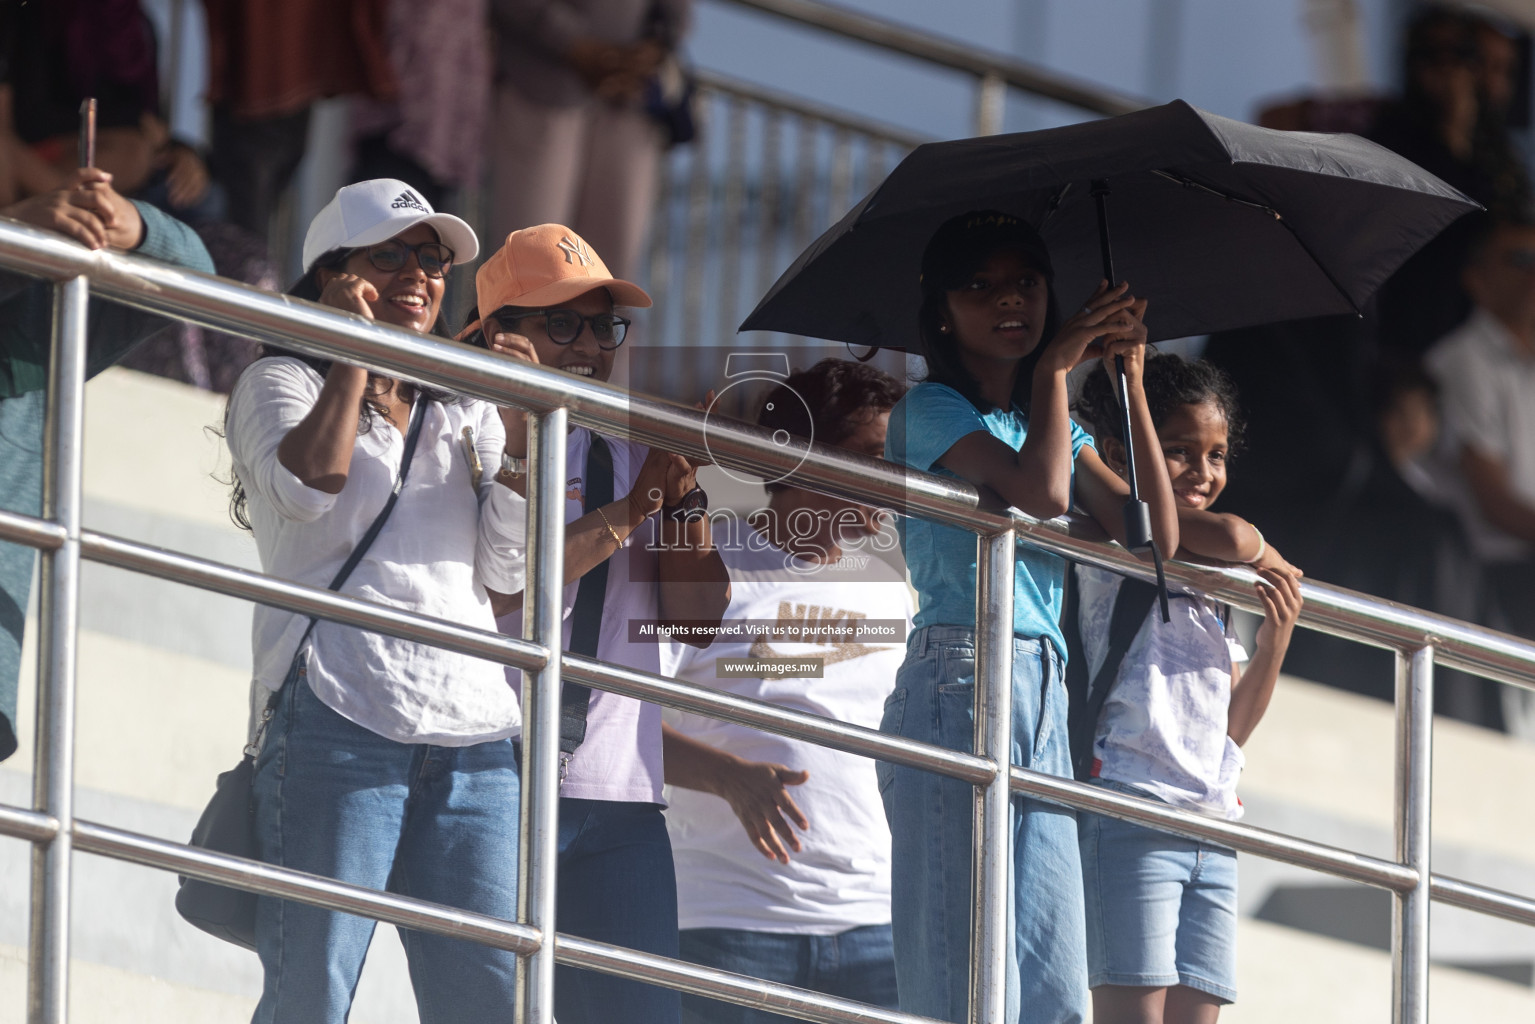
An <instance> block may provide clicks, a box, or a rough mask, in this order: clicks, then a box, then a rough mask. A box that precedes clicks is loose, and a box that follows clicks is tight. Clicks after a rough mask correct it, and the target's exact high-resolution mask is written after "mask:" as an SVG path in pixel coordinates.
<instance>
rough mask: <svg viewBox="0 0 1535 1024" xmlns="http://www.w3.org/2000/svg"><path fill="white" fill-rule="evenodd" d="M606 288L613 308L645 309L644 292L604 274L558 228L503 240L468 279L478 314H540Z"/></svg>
mask: <svg viewBox="0 0 1535 1024" xmlns="http://www.w3.org/2000/svg"><path fill="white" fill-rule="evenodd" d="M594 288H606V289H607V290H608V293H609V294H611V295H612V296H613V304H614V305H615V306H638V307H640V308H645V307H648V306H649V305H650V304H651V303H650V296H649V295H647V294H645V289H643V288H641V287H640V286H639V285H637V284H631V283H630V282H628V281H620V280H618V279H617V278H615V277H614V276H613V275H612V274H610V273H608V267H607V264H605V263H603V262H602V257H601V256H598V255H597V254H596V253H595V252H593V251H592V247H591V246H589V245H587V244H586V240H585V239H584V238H582V237H581V236H580V235H578V234H576V233H575V232H574V231H572V230H570V229H569V228H567V227H565V226H564V225H563V224H540V225H538V226H537V227H532V228H522V229H521V230H519V231H513V232H512V233H511V234H509V235H507V236H506V244H504V245H502V246H501V248H499V249H497V250H496V251H495V252H493V253H491V254H490V256H489V257H488V258H487V259H486V260H485V262H484V263H482V264H481V265H480V269H479V271H478V272H477V273H476V274H475V275H474V290H475V298H476V300H477V301H478V304H479V310H480V314H481V315H482V316H485V315H489V314H490V313H493V312H495V311H496V310H498V309H500V308H501V307H502V306H522V307H524V308H531V309H541V308H548V307H550V306H556V305H558V304H559V303H561V302H568V301H569V300H571V299H573V298H575V297H576V296H577V295H584V294H586V293H587V292H589V291H591V290H593V289H594Z"/></svg>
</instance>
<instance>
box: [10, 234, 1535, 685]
mask: <svg viewBox="0 0 1535 1024" xmlns="http://www.w3.org/2000/svg"><path fill="white" fill-rule="evenodd" d="M0 266H7V267H10V268H11V269H14V270H17V271H18V272H21V273H32V274H42V275H47V276H59V277H63V276H71V275H74V274H80V273H84V274H87V275H88V276H90V277H91V278H92V285H93V287H95V288H98V289H99V290H101V291H102V292H103V294H107V295H110V296H112V297H114V298H117V299H119V300H121V301H127V302H129V303H130V304H134V305H138V306H140V307H141V308H146V309H153V310H156V311H161V312H170V313H172V314H174V315H178V316H186V317H189V318H191V319H193V320H194V321H196V322H199V323H205V324H208V325H210V326H214V327H219V328H221V329H226V330H234V331H236V332H238V333H244V334H248V335H252V336H262V335H263V334H271V335H276V336H279V337H280V338H281V339H282V341H283V342H284V344H289V345H292V346H293V347H295V348H302V349H304V350H305V351H309V352H313V353H315V354H319V355H326V356H331V357H336V358H342V359H346V360H348V361H351V362H356V363H359V364H361V365H365V366H369V367H370V368H373V369H378V370H380V371H381V372H392V373H397V374H401V375H404V376H408V377H412V378H413V379H418V380H422V381H426V382H430V383H433V384H437V385H440V386H445V387H448V388H451V389H454V390H458V391H462V392H464V393H467V394H474V395H477V396H479V397H482V398H486V399H488V400H491V401H501V402H506V403H510V404H518V405H525V406H530V407H533V408H535V409H544V408H552V407H554V406H556V405H566V406H568V407H569V408H570V409H571V417H572V419H575V420H577V421H580V422H583V423H585V424H587V425H588V426H593V427H596V428H599V429H608V430H612V431H616V432H620V433H625V434H627V435H629V436H632V437H635V438H636V439H638V440H641V441H645V442H647V443H655V444H661V445H663V446H665V447H668V448H670V449H671V450H675V451H679V452H682V453H683V454H688V455H693V456H695V457H708V456H709V455H711V454H712V456H713V458H714V460H715V461H717V462H719V463H720V464H721V465H724V466H727V467H729V468H737V469H741V470H744V471H747V472H757V473H764V472H766V473H782V472H786V471H789V470H794V467H795V465H796V464H797V463H798V462H799V460H800V457H801V455H802V454H803V455H804V461H803V464H802V465H800V466H799V468H798V469H797V470H794V472H793V475H792V477H790V479H792V480H793V481H794V482H795V483H797V484H800V485H802V486H806V487H811V488H814V489H816V490H822V491H825V492H827V493H830V494H835V495H838V496H840V497H847V498H852V499H855V500H862V501H874V502H879V503H882V504H886V505H890V506H892V507H896V508H903V509H906V510H909V511H911V512H913V513H915V514H920V515H923V516H925V517H928V518H931V519H934V520H936V521H939V522H946V523H949V524H951V525H956V526H961V527H964V528H968V529H972V530H976V531H978V532H982V533H987V534H990V533H995V532H997V531H998V530H1001V529H1005V528H1007V527H1009V526H1014V527H1016V528H1017V529H1018V530H1019V532H1020V533H1021V534H1023V535H1024V536H1025V537H1026V538H1027V540H1028V542H1029V543H1031V544H1033V545H1035V546H1037V547H1041V548H1044V549H1046V550H1051V551H1055V552H1056V553H1060V554H1065V555H1068V556H1069V557H1072V558H1076V559H1078V560H1080V561H1084V562H1087V563H1090V564H1095V565H1102V566H1105V567H1107V568H1111V569H1114V570H1116V571H1119V572H1123V573H1125V574H1127V575H1132V576H1137V577H1139V578H1142V579H1144V578H1147V577H1148V576H1149V574H1150V570H1149V569H1148V567H1147V566H1145V565H1144V563H1141V562H1140V561H1138V560H1137V559H1135V558H1134V557H1133V556H1131V555H1129V554H1128V553H1127V552H1124V551H1123V550H1121V549H1117V548H1115V547H1113V546H1110V545H1106V544H1103V543H1102V542H1101V537H1102V533H1101V531H1100V532H1098V533H1097V535H1096V537H1089V536H1087V535H1085V534H1082V533H1081V532H1080V531H1075V532H1074V531H1073V528H1072V527H1070V526H1069V525H1066V524H1062V523H1061V522H1059V521H1054V522H1051V523H1039V522H1036V521H1034V520H1031V519H1029V518H1028V517H1026V516H1021V515H1019V514H1017V513H1012V514H1011V515H1010V517H1004V516H1001V515H998V514H995V513H992V512H986V511H981V510H979V509H978V508H977V507H976V504H977V495H976V491H975V489H974V488H973V487H971V486H969V485H968V484H965V483H962V482H959V481H954V480H949V479H945V478H942V477H938V476H935V475H933V474H928V473H916V472H911V471H908V470H906V469H904V468H903V467H900V466H895V465H892V464H890V463H887V462H884V461H882V460H878V459H871V458H868V457H865V456H859V455H854V454H852V453H850V452H845V451H842V450H840V449H836V448H829V447H826V446H823V445H812V446H810V448H809V449H808V453H806V450H805V449H804V448H803V447H799V446H796V445H789V446H780V445H776V444H774V443H773V441H772V439H771V437H770V436H768V434H767V432H766V431H763V430H760V429H759V428H756V427H749V426H745V425H742V424H735V423H727V422H719V421H711V422H709V425H708V438H709V445H708V446H707V447H706V446H705V445H704V444H703V434H704V429H703V428H704V424H705V419H704V417H703V415H702V414H700V413H698V412H697V411H695V410H692V409H684V408H682V407H681V406H676V405H671V404H669V403H664V402H658V401H654V400H650V399H646V398H644V397H643V396H636V395H630V394H629V393H628V392H626V391H624V390H622V389H620V388H616V387H612V386H609V385H606V384H601V383H598V382H593V381H586V380H581V379H579V378H576V377H574V376H571V375H569V374H564V373H560V372H558V371H554V370H549V369H547V368H544V367H539V366H533V365H531V364H527V363H520V362H516V361H514V360H508V359H502V358H500V357H497V356H492V355H490V354H488V353H486V352H484V351H482V350H479V349H473V348H467V347H465V346H461V345H456V344H453V343H446V342H440V341H434V340H431V339H429V338H425V337H422V336H420V335H415V334H412V333H410V332H407V331H403V330H397V329H394V328H391V327H387V326H383V325H379V324H375V323H372V322H371V321H367V320H364V319H362V318H359V317H353V316H350V315H347V314H342V313H340V312H337V311H335V310H330V309H326V308H324V307H320V306H315V305H312V304H309V303H304V302H300V301H299V300H296V299H291V298H288V297H285V296H279V295H273V294H271V293H269V292H263V291H259V290H257V289H253V288H249V287H247V286H245V285H241V284H237V283H234V282H228V281H224V280H222V279H219V278H213V277H209V276H206V275H202V274H197V273H193V272H189V271H181V270H177V269H175V268H172V267H167V266H165V265H163V264H158V263H155V262H153V261H151V260H146V259H143V258H140V257H134V256H118V255H110V254H106V253H101V252H91V251H90V250H87V249H84V248H82V247H81V246H79V245H76V244H75V243H73V242H70V241H68V240H66V239H64V238H61V237H59V236H56V235H53V234H50V233H48V232H43V231H39V230H36V229H32V228H29V227H26V226H24V225H19V224H15V223H5V224H0ZM49 542H50V543H52V541H51V540H50V541H49ZM1169 577H1170V578H1171V579H1172V580H1173V581H1174V582H1177V583H1187V584H1190V585H1193V586H1195V587H1198V588H1200V589H1202V590H1204V591H1206V592H1207V593H1209V594H1210V595H1211V596H1213V597H1215V598H1217V599H1219V600H1224V601H1229V602H1231V603H1232V604H1235V605H1237V606H1239V607H1244V608H1249V609H1256V608H1257V604H1256V599H1255V597H1254V595H1253V593H1252V591H1251V580H1252V579H1253V577H1252V576H1251V575H1250V574H1248V573H1247V572H1246V571H1245V570H1235V569H1207V568H1202V567H1198V566H1192V565H1183V564H1170V566H1169ZM1303 593H1304V595H1305V597H1306V599H1307V604H1306V607H1305V608H1304V609H1303V610H1302V613H1301V619H1300V621H1301V624H1302V625H1305V626H1307V627H1308V628H1313V629H1321V630H1323V631H1326V632H1330V633H1333V634H1334V635H1338V636H1344V637H1348V638H1351V639H1356V640H1361V641H1363V642H1367V643H1373V644H1376V645H1380V646H1385V647H1389V648H1394V649H1404V650H1407V649H1417V648H1419V647H1421V646H1423V645H1424V644H1427V643H1431V644H1433V645H1434V646H1435V648H1436V651H1437V652H1439V659H1440V661H1441V662H1442V663H1443V664H1445V665H1449V666H1452V667H1455V668H1462V669H1465V670H1467V671H1470V672H1474V673H1477V674H1480V675H1485V676H1487V677H1489V678H1493V679H1497V680H1500V681H1502V682H1507V683H1513V684H1516V685H1522V686H1526V687H1532V686H1535V644H1532V643H1531V642H1529V641H1526V640H1522V639H1519V638H1517V637H1512V636H1508V635H1506V634H1501V633H1496V632H1494V631H1492V630H1487V629H1483V628H1481V627H1476V626H1471V625H1469V624H1466V623H1461V622H1457V621H1456V620H1453V619H1449V618H1446V617H1444V616H1439V615H1432V614H1429V613H1427V612H1423V611H1421V610H1419V609H1414V608H1406V607H1403V606H1400V605H1395V604H1392V603H1390V602H1386V601H1381V600H1378V599H1375V598H1371V597H1368V596H1365V595H1360V594H1354V593H1352V592H1350V591H1346V590H1342V589H1341V588H1336V587H1327V586H1322V585H1318V584H1314V583H1308V584H1306V585H1305V586H1304V587H1303Z"/></svg>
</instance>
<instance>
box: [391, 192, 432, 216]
mask: <svg viewBox="0 0 1535 1024" xmlns="http://www.w3.org/2000/svg"><path fill="white" fill-rule="evenodd" d="M389 206H390V208H391V209H394V210H420V211H421V212H422V213H430V212H431V211H430V210H428V209H427V208H426V207H425V206H424V205H422V203H421V200H419V199H417V198H416V193H414V192H412V191H411V190H410V189H406V190H405V191H404V192H401V193H400V194H399V195H397V196H395V197H394V202H392V203H390V204H389Z"/></svg>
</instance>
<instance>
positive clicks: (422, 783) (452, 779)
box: [226, 179, 526, 1024]
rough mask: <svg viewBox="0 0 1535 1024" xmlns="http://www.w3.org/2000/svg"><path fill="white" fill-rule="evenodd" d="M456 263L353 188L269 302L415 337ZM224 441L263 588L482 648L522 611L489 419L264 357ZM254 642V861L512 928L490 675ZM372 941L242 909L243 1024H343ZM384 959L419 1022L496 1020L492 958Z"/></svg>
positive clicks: (287, 615)
mask: <svg viewBox="0 0 1535 1024" xmlns="http://www.w3.org/2000/svg"><path fill="white" fill-rule="evenodd" d="M478 248H479V245H478V242H477V240H476V238H475V235H474V232H473V231H472V230H471V229H470V228H469V226H468V225H467V224H465V223H464V222H463V221H461V220H459V219H458V218H456V217H451V216H448V215H446V214H439V213H434V212H433V210H432V209H431V207H430V206H428V205H427V204H426V203H425V202H424V201H422V200H421V198H420V197H419V196H417V195H416V194H415V193H414V192H413V191H412V190H411V189H410V188H409V187H408V186H407V185H405V184H404V183H403V182H400V181H395V180H392V179H378V180H373V181H365V182H361V183H359V184H356V185H348V186H347V187H346V188H343V189H341V190H340V191H339V192H338V193H337V194H336V197H335V198H334V199H333V200H331V202H330V203H329V204H328V205H327V206H326V207H325V208H324V209H323V210H321V211H320V213H319V215H318V216H316V217H315V219H314V222H313V223H312V224H311V225H310V227H309V232H308V235H307V236H306V237H305V240H304V267H305V274H304V277H303V278H302V279H301V280H300V281H299V283H298V284H297V285H295V287H294V289H292V291H293V293H295V294H300V295H301V296H304V297H311V298H317V299H318V300H319V301H320V302H322V303H324V304H326V305H330V306H334V307H336V308H338V309H343V310H347V311H349V312H353V313H357V314H360V315H362V316H365V317H369V318H371V319H374V320H377V321H379V322H381V323H386V324H392V325H395V326H397V327H403V328H406V329H408V330H414V331H419V332H426V331H429V330H431V329H432V328H433V326H434V325H435V324H436V322H437V319H438V316H439V310H440V307H441V304H442V295H443V285H444V277H445V275H446V274H447V271H448V269H449V268H450V267H451V266H452V265H453V263H454V262H456V261H458V260H467V259H472V258H474V256H475V255H476V253H477V251H478ZM226 427H227V435H228V441H229V448H230V452H231V453H232V454H233V456H234V471H235V475H236V478H237V483H236V495H235V512H236V518H237V521H242V522H243V523H244V524H245V525H248V526H249V527H250V528H251V530H252V532H253V533H254V534H255V539H256V546H257V549H258V550H259V552H260V556H261V564H262V568H263V569H264V570H265V571H266V572H268V573H270V574H272V575H274V576H278V577H281V578H284V579H291V580H295V581H298V582H301V583H307V584H310V585H312V586H318V587H323V586H331V587H333V588H335V589H344V590H345V591H346V592H348V593H351V594H357V595H360V596H365V597H369V598H371V599H374V600H377V601H381V602H383V603H386V604H391V605H395V606H398V607H402V608H406V609H409V610H411V611H415V612H421V613H424V614H427V615H433V616H436V617H438V618H442V619H446V620H448V621H451V622H458V623H463V624H465V625H470V626H479V627H482V628H485V629H493V628H494V625H495V622H494V616H493V614H492V611H491V595H492V594H504V593H514V592H516V591H519V590H521V589H522V585H523V584H522V574H523V569H524V547H523V533H524V524H525V509H526V503H525V500H524V499H523V498H522V497H521V496H520V495H518V494H517V493H515V492H514V491H513V490H512V489H510V488H509V487H508V486H506V483H505V482H504V479H503V482H499V483H498V482H497V480H496V476H495V474H494V472H493V471H492V472H490V473H483V474H482V473H481V472H480V466H491V467H495V466H498V465H500V464H501V460H502V456H503V452H504V446H505V431H504V427H503V424H502V419H501V415H500V413H499V412H498V411H497V410H496V408H495V407H494V406H491V405H489V404H487V403H485V402H480V401H475V400H469V399H463V398H457V397H453V396H449V395H445V394H440V393H434V392H430V391H426V390H423V389H420V388H416V387H414V386H412V385H410V384H407V383H405V382H403V381H397V380H392V379H389V378H386V377H382V376H379V375H376V374H369V373H368V372H367V371H366V370H363V369H361V368H358V367H355V366H348V365H346V364H344V363H339V362H337V363H325V362H322V361H318V360H312V359H307V358H300V357H294V356H287V355H278V356H275V357H270V358H265V359H261V360H258V361H257V362H255V363H253V364H252V365H251V366H250V367H249V368H247V369H246V371H245V372H244V374H243V375H242V376H241V378H240V380H239V382H238V383H237V384H236V386H235V389H234V392H233V394H232V395H231V396H230V400H229V412H228V417H227V422H226ZM471 448H472V449H473V452H472V453H471V451H470V449H471ZM471 454H472V456H473V457H471ZM402 475H403V478H404V482H403V486H399V487H398V492H397V493H398V497H397V499H395V500H393V503H392V504H391V497H390V496H391V494H392V493H394V492H395V491H396V487H397V484H396V481H397V479H399V478H400V477H401V476H402ZM386 509H388V511H385V510H386ZM381 513H382V514H381ZM379 523H382V525H381V527H379V528H378V529H377V530H376V531H375V530H374V527H375V526H377V525H378V524H379ZM370 542H371V543H370ZM359 554H360V555H361V557H360V558H358V557H357V556H358V555H359ZM349 566H350V567H351V571H350V573H349V574H348V573H347V572H346V569H347V568H348V567H349ZM254 633H255V637H254V640H255V642H254V647H255V671H256V682H257V683H259V684H260V687H259V688H258V689H257V690H256V693H257V694H258V695H259V696H260V698H261V704H260V705H256V706H260V707H264V711H263V713H262V715H261V716H260V719H261V721H262V723H263V725H262V726H260V727H258V728H259V729H261V730H262V731H264V735H258V736H256V737H255V742H256V743H257V744H258V745H259V747H260V754H259V756H258V757H257V762H256V778H255V784H254V806H255V814H256V822H257V830H258V833H259V836H260V844H261V855H262V858H263V859H264V860H267V861H269V862H271V863H274V864H279V865H282V866H283V867H287V868H294V869H297V870H300V871H307V872H312V873H314V874H318V875H325V876H329V877H332V878H338V879H341V880H342V881H346V882H351V883H354V884H357V885H364V886H369V887H372V888H377V889H388V890H389V891H392V892H397V893H401V894H405V895H409V896H414V897H420V898H423V899H427V900H432V901H435V902H440V903H447V904H451V905H454V906H458V907H462V908H464V909H466V910H472V911H476V912H479V913H484V914H492V915H495V916H497V917H501V918H507V919H511V918H515V916H516V910H517V898H516V896H517V822H518V803H519V780H518V772H517V756H516V753H515V751H514V746H513V742H512V740H513V738H514V737H516V736H517V735H518V734H519V732H520V726H521V718H520V714H519V709H518V704H517V698H516V695H515V694H513V693H512V691H511V689H510V688H509V687H508V686H507V685H506V680H505V677H504V675H503V672H502V669H501V667H500V666H498V665H494V664H492V663H490V662H486V661H481V660H478V659H475V658H470V657H467V656H464V655H459V654H454V653H450V652H447V651H442V650H438V649H435V648H432V647H429V646H427V645H424V644H417V643H411V642H409V641H404V640H398V639H394V638H392V637H387V636H383V635H380V634H377V633H369V632H364V631H362V630H358V629H354V628H352V627H350V626H344V625H341V624H339V623H334V622H324V621H318V622H316V621H313V620H310V619H309V618H307V617H305V616H302V615H296V614H293V613H291V612H286V611H281V610H279V609H276V608H267V607H264V606H260V605H258V606H257V607H256V611H255V623H254ZM373 928H374V922H373V921H372V920H370V919H368V918H362V917H355V916H351V915H347V914H338V913H332V912H330V911H327V910H322V909H319V908H317V907H312V906H308V905H305V904H302V903H293V902H285V901H281V900H277V899H272V898H265V897H263V898H262V899H261V901H260V905H259V909H258V912H257V921H256V942H257V952H258V953H259V954H260V956H261V961H262V966H263V968H264V970H265V975H266V981H265V987H264V990H263V992H262V997H261V1001H260V1003H259V1005H258V1006H257V1008H256V1013H255V1017H254V1020H255V1021H256V1022H272V1021H281V1022H283V1024H293V1022H298V1021H315V1022H327V1024H329V1022H334V1024H340V1022H342V1021H345V1020H346V1017H347V1013H348V1011H349V1010H350V1006H351V1000H352V993H353V991H354V989H355V987H356V984H357V978H358V975H359V973H360V972H361V970H362V964H363V958H364V956H365V955H366V953H367V949H368V944H369V941H370V939H371V937H372V934H373ZM402 938H403V940H404V943H405V950H406V955H407V957H408V959H409V961H410V973H411V980H412V983H413V985H414V988H415V992H416V1002H417V1006H418V1008H419V1012H420V1017H421V1020H422V1021H423V1022H433V1021H449V1020H453V1021H458V1020H476V1019H491V1018H493V1017H499V1016H504V1015H505V1014H507V1013H509V1012H510V1008H511V1007H512V1006H513V1005H514V997H515V979H516V970H517V960H516V957H515V956H514V955H513V954H511V953H508V952H505V951H502V950H496V949H491V948H488V947H485V946H480V945H477V944H474V943H470V942H465V941H462V940H454V939H448V938H445V937H442V936H437V935H430V934H425V933H420V932H409V931H406V932H403V933H402Z"/></svg>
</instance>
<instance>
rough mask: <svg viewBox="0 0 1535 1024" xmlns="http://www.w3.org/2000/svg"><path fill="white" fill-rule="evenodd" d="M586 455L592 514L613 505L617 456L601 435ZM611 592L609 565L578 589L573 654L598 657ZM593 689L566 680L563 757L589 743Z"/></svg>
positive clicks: (594, 571)
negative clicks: (584, 743) (588, 714)
mask: <svg viewBox="0 0 1535 1024" xmlns="http://www.w3.org/2000/svg"><path fill="white" fill-rule="evenodd" d="M591 438H592V443H591V447H590V448H589V449H588V450H587V453H586V472H585V476H584V478H583V480H582V486H583V487H584V489H585V491H586V494H585V496H584V498H585V500H584V501H583V503H582V510H583V511H585V512H590V511H591V510H592V509H594V508H602V507H603V506H604V505H607V504H609V503H611V502H612V501H613V452H612V451H611V449H609V448H608V443H607V441H606V440H604V439H603V438H602V437H601V436H600V435H599V434H597V433H596V432H593V433H592V435H591ZM607 591H608V561H607V560H606V559H605V560H603V561H602V562H601V563H599V564H598V565H596V566H594V567H593V568H592V569H591V571H589V572H588V573H587V574H586V575H585V576H582V577H581V582H580V583H579V584H578V585H577V587H576V604H575V607H574V608H573V609H571V613H570V648H569V650H570V652H571V653H572V654H580V655H584V656H586V657H588V658H595V657H596V656H597V639H598V636H599V635H600V633H601V631H602V604H603V601H605V600H606V598H607ZM591 701H592V691H591V688H590V687H586V686H582V685H581V684H580V683H575V682H571V681H569V680H566V681H565V683H564V684H563V685H562V686H561V687H560V753H562V754H564V755H565V757H564V758H563V759H562V762H561V775H562V777H563V774H564V764H565V763H566V762H568V761H569V758H570V755H571V754H573V753H575V752H576V748H577V747H579V746H580V745H581V742H582V741H583V740H585V739H586V715H587V712H588V711H589V710H590V708H591Z"/></svg>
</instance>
